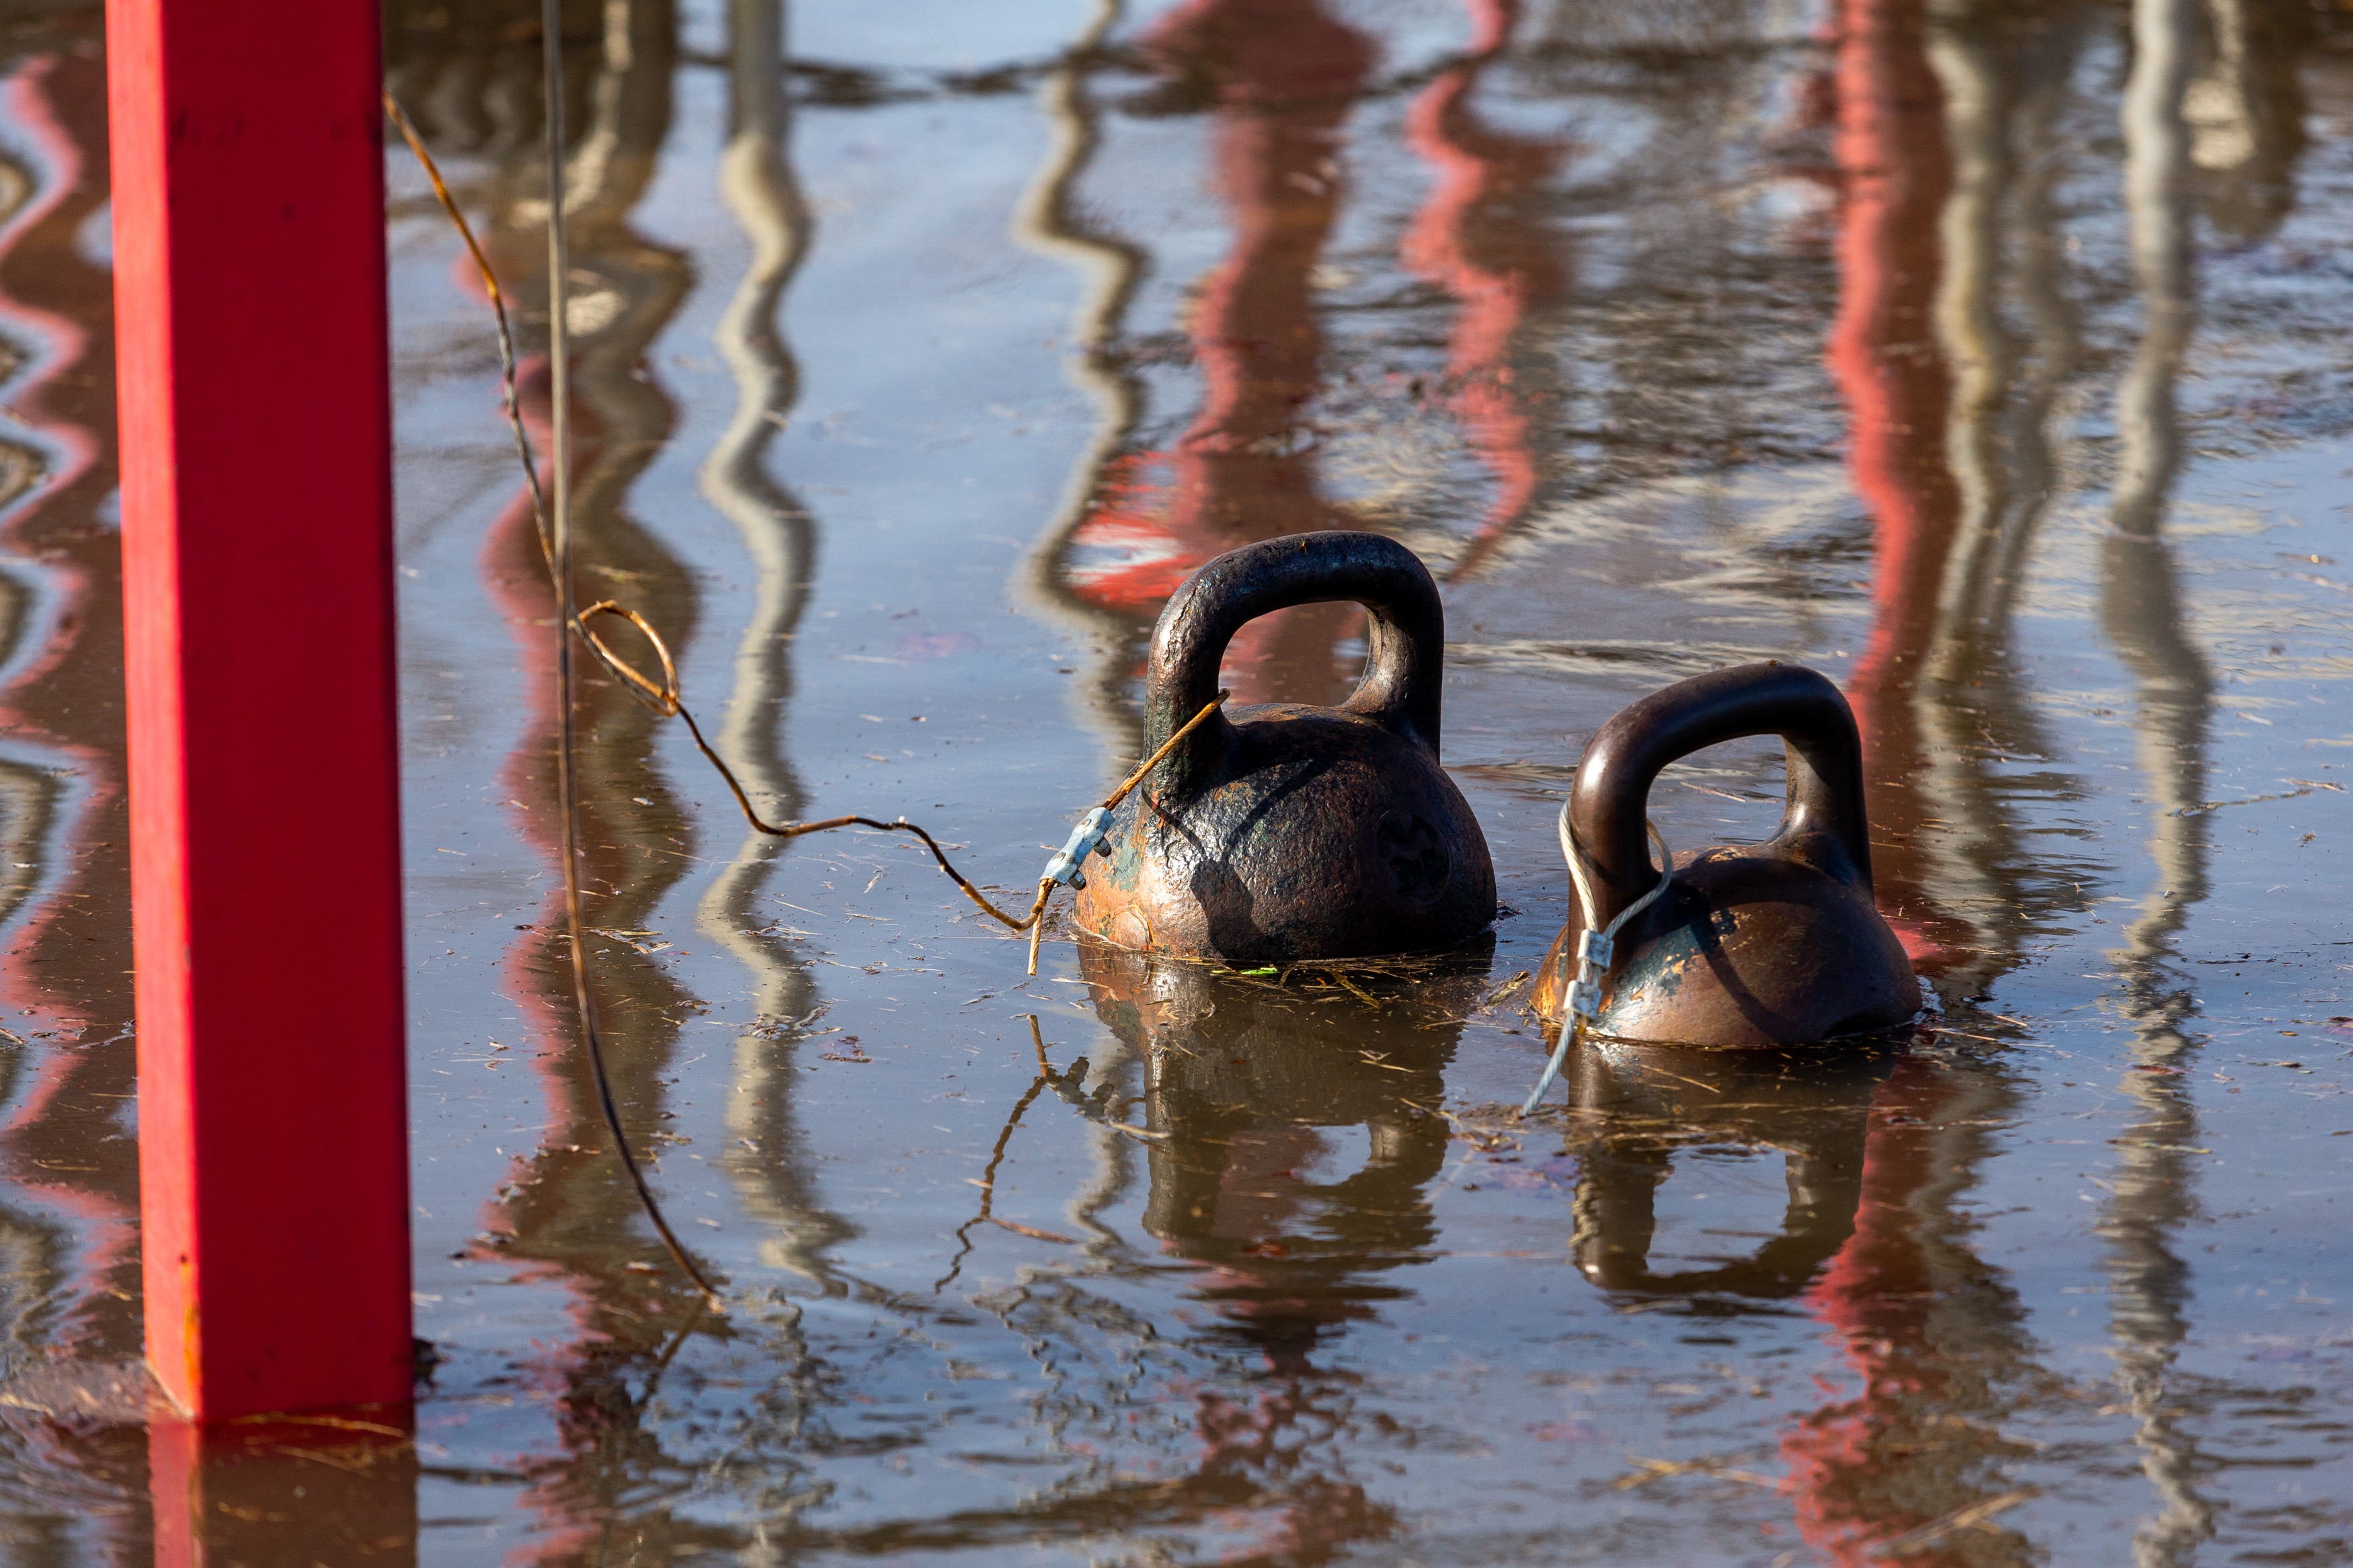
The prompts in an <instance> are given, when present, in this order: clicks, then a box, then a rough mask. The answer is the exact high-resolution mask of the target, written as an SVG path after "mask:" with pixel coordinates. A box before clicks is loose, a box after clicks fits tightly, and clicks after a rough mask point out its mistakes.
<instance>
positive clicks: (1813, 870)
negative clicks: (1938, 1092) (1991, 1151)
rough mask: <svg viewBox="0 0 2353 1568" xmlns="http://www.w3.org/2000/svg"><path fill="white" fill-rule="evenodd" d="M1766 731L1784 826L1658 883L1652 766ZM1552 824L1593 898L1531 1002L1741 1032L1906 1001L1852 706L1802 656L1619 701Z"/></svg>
mask: <svg viewBox="0 0 2353 1568" xmlns="http://www.w3.org/2000/svg"><path fill="white" fill-rule="evenodd" d="M1775 734H1778V735H1779V736H1780V737H1781V739H1782V741H1783V742H1784V743H1785V746H1786V754H1787V757H1788V807H1787V809H1786V810H1785V812H1784V813H1783V815H1782V817H1781V826H1780V830H1779V831H1778V833H1776V834H1775V835H1774V836H1773V837H1771V838H1768V839H1767V840H1766V841H1765V842H1763V843H1762V844H1751V845H1739V846H1729V847H1715V848H1709V849H1703V850H1700V851H1698V852H1697V853H1696V854H1693V855H1690V856H1686V857H1684V858H1682V859H1681V860H1680V861H1679V862H1678V863H1677V864H1676V865H1675V867H1674V872H1673V875H1672V878H1671V879H1668V880H1667V882H1666V885H1665V886H1664V888H1663V889H1661V888H1660V887H1659V884H1660V879H1661V868H1658V867H1655V866H1654V865H1653V864H1652V862H1651V854H1650V849H1649V846H1648V844H1647V842H1646V840H1647V838H1648V837H1649V834H1648V828H1647V819H1646V816H1645V811H1646V808H1647V806H1648V804H1649V801H1650V795H1651V783H1652V782H1653V781H1654V780H1656V779H1657V778H1658V776H1659V772H1660V770H1661V769H1662V768H1664V767H1665V766H1666V765H1667V764H1668V763H1672V762H1673V761H1675V760H1676V759H1677V758H1680V757H1685V756H1688V755H1690V754H1691V753H1692V752H1697V751H1700V750H1703V749H1704V748H1705V747H1708V746H1713V745H1715V744H1717V743H1718V742H1724V741H1736V740H1739V739H1741V738H1742V737H1743V736H1747V735H1775ZM1562 822H1563V825H1564V827H1563V833H1562V847H1563V848H1564V849H1565V850H1567V852H1568V853H1570V854H1571V855H1572V856H1577V855H1581V856H1582V857H1583V858H1584V861H1585V868H1586V875H1585V878H1584V880H1585V882H1586V885H1587V887H1588V889H1589V897H1590V899H1591V902H1592V906H1593V907H1592V908H1590V909H1588V910H1573V911H1572V912H1571V915H1570V919H1569V921H1568V924H1567V926H1565V927H1564V928H1562V931H1561V933H1560V937H1559V939H1558V940H1557V941H1556V942H1554V943H1553V947H1552V952H1550V954H1548V955H1547V957H1546V961H1545V967H1544V971H1543V979H1542V980H1541V981H1540V982H1539V984H1538V985H1537V989H1536V995H1535V1005H1536V1008H1537V1010H1538V1011H1539V1012H1541V1013H1542V1014H1544V1016H1546V1017H1547V1018H1551V1019H1555V1020H1565V1019H1567V1016H1568V1015H1569V1014H1570V1013H1571V1012H1572V1011H1582V1010H1584V1009H1583V1008H1580V1007H1579V1006H1578V1005H1577V1004H1578V1003H1579V1001H1583V1002H1584V1004H1585V1005H1586V1006H1588V1007H1593V1008H1594V1009H1595V1010H1594V1011H1591V1012H1589V1013H1588V1014H1587V1027H1588V1029H1589V1030H1590V1031H1592V1032H1594V1033H1597V1034H1599V1035H1604V1036H1610V1037H1617V1038H1620V1039H1627V1040H1641V1041H1647V1042H1652V1043H1656V1044H1662V1045H1664V1044H1672V1045H1686V1046H1705V1047H1719V1048H1748V1047H1768V1046H1791V1045H1803V1044H1810V1043H1814V1042H1818V1041H1822V1040H1830V1039H1835V1038H1837V1037H1841V1036H1845V1035H1859V1034H1867V1033H1872V1032H1874V1031H1877V1030H1882V1029H1889V1028H1894V1027H1895V1026H1899V1025H1902V1024H1904V1023H1905V1022H1907V1021H1909V1020H1910V1019H1911V1018H1913V1017H1914V1016H1916V1015H1917V1014H1918V1012H1919V1010H1920V985H1919V982H1918V981H1917V980H1916V979H1915V978H1914V976H1913V973H1912V961H1911V960H1910V959H1909V958H1908V957H1906V956H1905V952H1904V947H1903V944H1902V943H1901V942H1897V941H1896V938H1895V933H1894V931H1892V930H1890V929H1889V927H1888V924H1887V921H1885V920H1884V919H1883V918H1881V916H1880V913H1879V910H1878V908H1877V906H1876V905H1875V904H1874V903H1873V900H1872V889H1871V837H1870V832H1869V828H1868V826H1867V824H1866V822H1865V820H1864V816H1863V800H1862V739H1861V737H1860V736H1859V735H1858V734H1857V733H1856V731H1855V726H1854V714H1853V712H1852V710H1850V709H1849V708H1848V707H1847V704H1846V699H1845V698H1844V697H1842V696H1841V695H1840V693H1839V689H1838V688H1837V687H1835V686H1833V685H1831V682H1830V681H1829V680H1828V679H1825V678H1824V677H1822V676H1820V675H1818V674H1816V673H1815V672H1814V671H1812V670H1810V669H1807V668H1802V667H1800V666H1798V665H1793V664H1781V663H1778V662H1768V663H1765V664H1750V665H1743V666H1741V667H1740V668H1736V669H1724V670H1717V671H1715V673H1713V674H1710V675H1701V676H1694V677H1693V678H1692V679H1689V680H1683V681H1678V682H1677V683H1675V684H1674V685H1672V686H1670V687H1668V688H1666V689H1664V690H1662V691H1657V692H1653V693H1652V694H1651V695H1650V696H1648V697H1645V698H1644V699H1642V700H1641V701H1640V702H1637V703H1635V704H1633V705H1632V706H1631V707H1629V708H1627V709H1625V710H1623V711H1621V712H1620V713H1619V714H1618V715H1617V717H1615V718H1613V719H1611V720H1610V721H1609V722H1608V723H1607V724H1604V725H1603V726H1602V727H1601V729H1600V731H1599V732H1598V733H1597V734H1596V735H1595V736H1594V737H1593V739H1592V741H1591V742H1590V743H1588V745H1587V746H1586V748H1585V755H1584V757H1583V758H1582V759H1580V760H1579V762H1578V763H1577V778H1576V782H1575V783H1574V784H1572V785H1571V786H1570V791H1569V800H1568V805H1567V808H1566V809H1565V810H1564V811H1563V813H1562ZM1654 889H1655V890H1656V891H1657V897H1656V899H1655V900H1654V901H1652V902H1651V903H1650V904H1649V905H1648V906H1647V907H1644V908H1642V909H1641V910H1640V912H1639V913H1635V914H1633V916H1632V918H1631V919H1630V920H1628V921H1625V923H1624V925H1623V927H1622V929H1620V930H1618V931H1615V932H1612V931H1610V928H1611V926H1612V925H1613V923H1615V922H1617V921H1618V919H1619V916H1620V914H1621V913H1623V912H1626V911H1628V910H1631V909H1632V908H1633V907H1634V906H1635V905H1636V904H1637V903H1638V902H1640V901H1641V900H1643V899H1644V898H1645V896H1646V895H1650V894H1651V893H1652V892H1653V891H1654ZM1578 901H1579V902H1583V901H1584V899H1583V896H1580V898H1579V900H1578ZM1588 917H1589V918H1590V920H1591V921H1592V923H1593V928H1594V930H1593V931H1592V933H1591V934H1592V935H1593V936H1594V937H1596V938H1598V939H1599V940H1598V941H1596V942H1592V943H1590V944H1588V941H1587V939H1588V931H1587V919H1588ZM1581 957H1583V958H1589V959H1591V960H1592V961H1593V963H1591V965H1590V966H1589V967H1590V969H1591V970H1592V971H1595V972H1598V976H1599V995H1598V996H1594V995H1593V994H1591V993H1589V992H1588V993H1584V994H1582V995H1580V994H1578V992H1579V991H1580V989H1581V988H1580V987H1577V985H1576V984H1574V983H1575V982H1577V977H1578V973H1579V969H1580V958H1581ZM1597 1004H1598V1005H1597Z"/></svg>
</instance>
